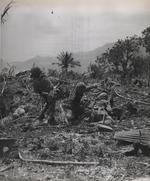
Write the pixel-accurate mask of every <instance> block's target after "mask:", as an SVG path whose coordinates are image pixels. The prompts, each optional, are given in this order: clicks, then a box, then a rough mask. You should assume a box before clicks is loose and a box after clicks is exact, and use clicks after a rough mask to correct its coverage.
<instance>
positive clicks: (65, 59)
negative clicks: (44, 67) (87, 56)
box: [53, 51, 81, 77]
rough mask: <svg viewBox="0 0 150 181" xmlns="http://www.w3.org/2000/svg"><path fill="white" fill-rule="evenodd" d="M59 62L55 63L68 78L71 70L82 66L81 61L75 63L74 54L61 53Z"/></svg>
mask: <svg viewBox="0 0 150 181" xmlns="http://www.w3.org/2000/svg"><path fill="white" fill-rule="evenodd" d="M57 59H58V62H56V63H53V64H56V65H58V66H59V67H60V68H61V69H62V72H64V73H65V77H66V76H67V72H68V69H69V68H74V67H75V66H81V65H80V62H79V61H75V60H74V58H73V57H72V53H69V52H67V51H66V52H61V53H60V54H59V55H58V57H57Z"/></svg>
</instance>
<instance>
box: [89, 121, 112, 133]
mask: <svg viewBox="0 0 150 181" xmlns="http://www.w3.org/2000/svg"><path fill="white" fill-rule="evenodd" d="M90 125H91V126H95V127H97V129H98V131H100V132H113V129H112V128H111V127H110V126H106V125H104V124H100V123H91V124H90Z"/></svg>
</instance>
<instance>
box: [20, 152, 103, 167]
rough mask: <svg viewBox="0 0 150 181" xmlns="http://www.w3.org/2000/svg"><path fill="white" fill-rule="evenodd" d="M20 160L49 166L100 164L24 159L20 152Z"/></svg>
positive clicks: (96, 163) (95, 163) (94, 163)
mask: <svg viewBox="0 0 150 181" xmlns="http://www.w3.org/2000/svg"><path fill="white" fill-rule="evenodd" d="M19 158H20V159H21V160H22V161H25V162H32V163H40V164H48V165H79V166H80V165H98V164H99V162H73V161H52V160H35V159H34V160H32V159H27V158H24V156H23V154H22V153H21V152H19Z"/></svg>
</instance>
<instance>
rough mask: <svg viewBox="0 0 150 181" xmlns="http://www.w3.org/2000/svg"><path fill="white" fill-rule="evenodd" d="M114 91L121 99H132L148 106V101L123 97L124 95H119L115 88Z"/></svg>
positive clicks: (149, 104)
mask: <svg viewBox="0 0 150 181" xmlns="http://www.w3.org/2000/svg"><path fill="white" fill-rule="evenodd" d="M114 92H115V94H116V95H117V96H118V97H120V98H122V99H125V100H129V101H133V102H135V103H138V104H144V105H147V106H150V103H147V102H143V101H139V100H135V99H133V98H129V97H124V96H122V95H120V94H119V93H118V92H117V90H116V89H114Z"/></svg>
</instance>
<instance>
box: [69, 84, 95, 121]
mask: <svg viewBox="0 0 150 181" xmlns="http://www.w3.org/2000/svg"><path fill="white" fill-rule="evenodd" d="M96 87H97V85H95V84H94V85H92V86H86V85H85V83H84V82H79V83H77V85H76V87H75V89H74V92H73V94H72V96H71V98H70V103H69V106H68V108H69V109H71V111H72V115H71V118H70V119H71V122H72V124H78V123H79V117H80V116H81V115H82V114H83V113H85V108H84V106H83V104H82V97H83V95H84V93H85V92H88V91H90V90H91V89H93V88H96ZM88 114H90V113H88V112H87V115H88Z"/></svg>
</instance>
